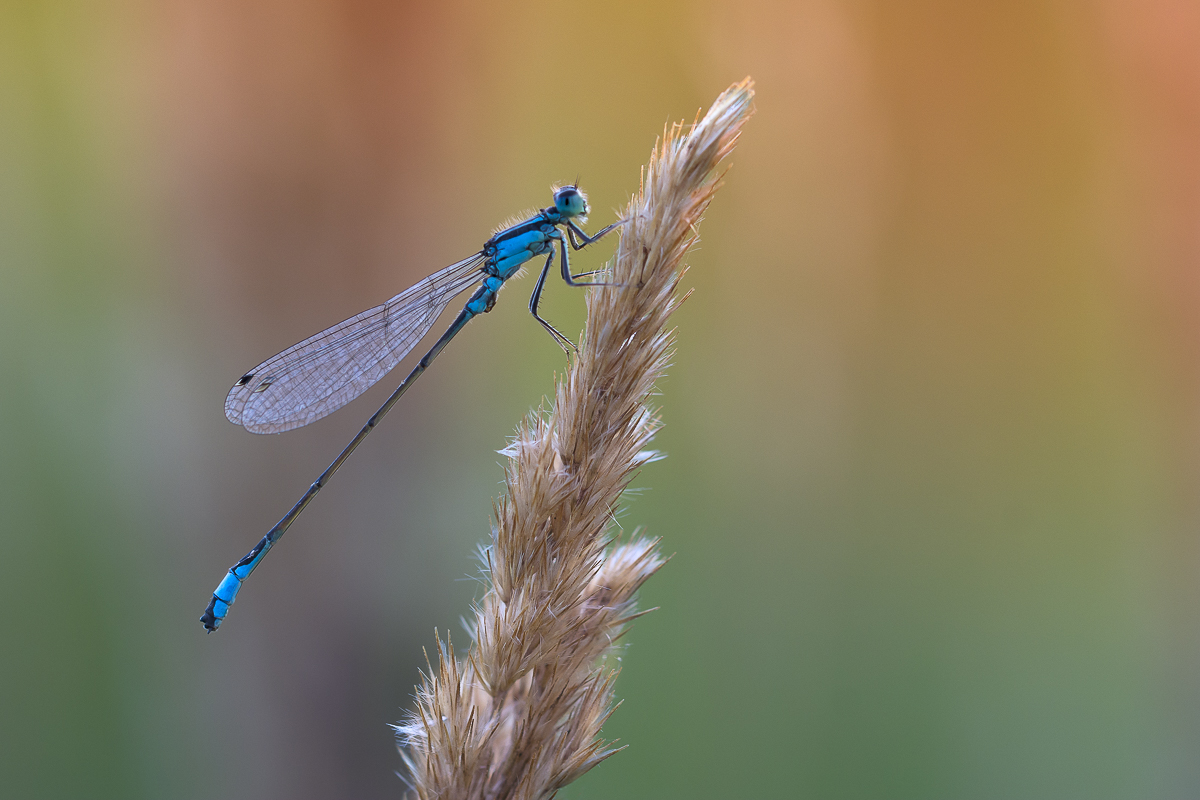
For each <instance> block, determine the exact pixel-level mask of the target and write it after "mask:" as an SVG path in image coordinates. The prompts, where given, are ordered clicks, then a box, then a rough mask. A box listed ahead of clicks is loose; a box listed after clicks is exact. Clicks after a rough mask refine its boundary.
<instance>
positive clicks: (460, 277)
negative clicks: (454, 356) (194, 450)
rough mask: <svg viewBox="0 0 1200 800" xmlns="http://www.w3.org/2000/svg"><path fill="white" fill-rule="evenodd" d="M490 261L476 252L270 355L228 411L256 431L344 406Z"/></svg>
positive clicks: (238, 389)
mask: <svg viewBox="0 0 1200 800" xmlns="http://www.w3.org/2000/svg"><path fill="white" fill-rule="evenodd" d="M483 261H484V257H483V254H482V253H476V254H475V255H473V256H471V257H470V258H467V259H464V260H462V261H459V262H458V263H457V264H451V265H450V266H448V267H446V268H445V269H443V270H440V271H438V272H435V273H434V274H432V275H430V276H429V277H428V278H425V279H424V280H422V281H420V282H419V283H417V284H415V285H413V286H411V287H409V288H408V289H405V290H404V291H403V292H401V293H400V294H398V295H396V296H395V297H393V298H392V299H391V300H388V301H387V302H386V303H384V304H383V305H381V306H376V307H375V308H372V309H368V310H367V311H364V312H362V313H361V314H358V315H356V316H353V317H351V318H350V319H348V320H346V321H345V322H340V323H338V324H337V325H334V326H333V327H332V328H328V329H326V330H323V331H321V332H320V333H318V334H317V335H316V336H310V337H309V338H307V339H305V340H304V341H303V342H300V343H299V344H295V345H292V346H291V347H289V348H288V349H287V350H284V351H283V352H282V353H280V354H279V355H276V356H273V357H271V358H268V359H267V360H266V361H264V362H263V363H261V364H259V365H258V366H257V367H255V368H254V369H252V370H250V371H249V372H248V373H246V375H245V376H243V377H242V378H241V379H239V380H238V382H237V383H236V384H234V386H233V388H232V389H230V390H229V395H228V396H227V397H226V398H225V416H226V417H228V418H229V421H230V422H234V423H236V424H238V425H243V426H245V428H246V430H248V431H251V432H252V433H282V432H283V431H289V430H291V429H292V428H300V427H303V426H305V425H308V424H309V423H311V422H316V421H317V420H319V419H321V418H322V417H324V416H326V415H328V414H331V413H333V412H334V411H337V410H338V409H339V408H341V407H342V406H344V405H346V403H349V402H350V401H351V400H353V399H354V398H356V397H358V396H359V395H360V394H362V393H363V392H365V391H366V390H367V389H369V388H370V387H371V386H372V385H374V384H375V382H376V381H378V380H379V379H380V378H382V377H383V376H384V375H386V374H388V373H389V372H391V371H392V369H393V368H394V367H395V366H396V365H397V364H399V363H400V361H401V359H403V358H404V357H405V356H406V355H408V353H409V351H410V350H412V349H413V347H415V346H416V345H417V343H418V342H419V341H421V339H422V338H424V336H425V334H426V333H428V332H429V329H430V327H432V326H433V323H434V322H436V321H437V318H438V316H439V315H440V314H441V313H442V311H444V310H445V308H446V306H447V305H449V303H450V301H451V300H453V299H454V297H455V296H456V295H458V294H460V293H462V291H463V290H464V289H467V288H469V287H470V286H472V285H473V284H475V283H477V282H478V281H479V280H480V278H481V277H482V276H481V275H480V273H479V268H480V266H481V265H482V264H483Z"/></svg>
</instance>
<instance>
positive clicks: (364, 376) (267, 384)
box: [200, 186, 621, 632]
mask: <svg viewBox="0 0 1200 800" xmlns="http://www.w3.org/2000/svg"><path fill="white" fill-rule="evenodd" d="M587 211H588V205H587V197H586V196H585V195H584V194H583V192H581V191H580V190H579V188H578V187H577V186H566V187H563V188H561V189H558V190H556V191H555V192H554V205H552V206H550V207H549V208H543V209H542V210H541V211H538V212H537V213H536V214H534V215H533V216H531V217H529V218H528V219H526V220H524V221H522V222H518V223H517V224H515V225H511V226H509V227H507V228H505V229H504V230H502V231H499V232H498V233H496V234H495V235H494V236H492V238H490V239H488V240H487V242H486V243H485V244H484V245H483V249H482V250H480V251H479V252H478V253H476V254H475V255H473V256H470V257H468V258H465V259H463V260H462V261H459V262H458V263H456V264H451V265H450V266H448V267H446V268H445V269H443V270H440V271H439V272H435V273H434V274H432V275H430V276H429V277H428V278H425V279H424V280H423V281H421V282H420V283H418V284H416V285H415V286H413V287H411V288H409V289H406V290H405V291H403V292H401V293H400V294H398V295H396V296H395V297H393V298H392V299H391V300H388V301H387V302H386V303H384V304H383V305H381V306H376V307H375V308H372V309H369V310H367V311H364V312H362V313H361V314H358V315H357V316H354V317H351V318H350V319H348V320H346V321H345V322H341V323H338V324H337V325H334V326H333V327H332V328H329V329H327V330H324V331H322V332H320V333H318V334H317V335H316V336H311V337H309V338H307V339H305V340H304V341H302V342H300V343H299V344H297V345H293V346H292V347H289V348H288V349H287V350H284V351H283V352H282V353H280V354H279V355H277V356H274V357H272V358H269V359H267V360H266V361H264V362H263V363H261V364H259V365H258V366H257V367H255V368H254V369H252V370H250V371H249V372H247V373H246V374H245V375H243V376H242V377H241V378H239V379H238V381H237V383H235V384H234V385H233V388H232V389H231V390H230V391H229V396H228V397H226V398H225V416H226V417H228V418H229V420H230V421H231V422H235V423H237V424H238V425H242V426H244V427H245V428H246V430H248V431H251V432H253V433H280V432H282V431H288V430H291V429H292V428H299V427H302V426H304V425H308V424H309V423H310V422H315V421H316V420H318V419H321V418H322V417H324V416H326V415H327V414H331V413H333V412H334V411H336V410H337V409H339V408H341V407H342V406H344V405H345V404H346V403H349V402H350V401H351V400H353V399H354V398H356V397H358V396H359V395H360V394H362V393H363V392H365V391H366V390H367V389H368V388H370V387H371V386H372V385H374V384H375V382H376V381H378V380H379V379H380V378H382V377H383V376H384V375H387V374H388V373H389V372H390V371H391V370H392V369H393V368H394V367H395V366H396V365H397V364H399V363H400V360H401V359H403V358H404V356H406V355H407V354H408V352H409V351H410V350H412V349H413V348H414V347H415V346H416V345H417V343H418V342H420V341H421V339H422V338H424V336H425V334H426V333H428V332H429V329H430V328H431V327H433V324H434V322H436V321H437V318H438V316H439V315H440V314H441V313H442V311H444V310H445V308H446V306H447V305H449V304H450V301H451V300H453V299H454V298H455V297H456V296H457V295H459V294H461V293H462V292H464V291H466V290H467V289H469V288H470V287H472V286H474V285H476V284H478V285H479V288H477V289H476V290H475V293H474V294H472V295H471V298H470V299H469V300H468V301H467V304H466V306H464V307H463V310H462V311H460V312H459V314H458V316H457V317H455V319H454V322H452V323H451V324H450V327H449V328H448V329H447V330H446V332H445V333H443V334H442V336H441V338H440V339H438V340H437V341H436V342H434V345H433V347H431V348H429V352H428V353H426V354H425V355H424V356H423V357H422V358H421V360H420V361H418V362H417V365H416V366H415V367H413V369H412V372H410V373H408V377H406V378H405V379H404V380H403V381H401V383H400V385H399V386H398V387H396V391H394V392H392V395H391V397H389V398H388V399H387V400H386V401H385V402H384V404H383V405H382V406H380V408H379V410H378V411H376V412H375V414H374V415H373V416H372V417H371V418H370V419H369V420H367V424H366V425H364V426H363V429H362V430H360V431H359V432H358V434H357V435H356V436H355V437H354V438H353V439H351V440H350V444H348V445H346V447H345V449H343V450H342V452H341V453H340V454H339V455H338V457H337V458H335V459H334V460H333V463H332V464H330V465H329V467H328V468H327V469H326V470H325V471H324V472H322V473H321V475H320V477H318V478H317V479H316V480H315V481H314V482H313V484H312V485H311V486H309V487H308V491H306V492H305V493H304V496H303V497H301V498H300V500H299V501H297V503H296V505H294V506H292V510H291V511H289V512H288V513H287V514H285V515H284V516H283V519H281V520H279V522H277V523H275V527H273V528H271V530H270V531H268V532H267V535H266V536H264V537H263V538H262V541H260V542H259V543H258V544H257V545H255V546H254V549H253V550H251V551H250V552H249V553H247V554H246V557H245V558H243V559H242V560H241V561H239V562H237V563H236V564H234V565H233V566H232V567H230V569H229V572H228V574H226V576H225V578H224V580H222V581H221V584H220V585H219V586H218V587H217V590H216V591H215V592H213V596H212V600H210V601H209V603H208V608H207V609H205V611H204V616H202V617H200V621H201V622H203V623H204V627H205V628H207V629H208V630H209V632H212V631H215V630H216V629H217V628H218V627H220V625H221V621H222V620H223V619H225V615H226V614H227V613H229V607H230V606H231V605H233V601H234V600H235V599H236V598H237V593H238V590H239V589H241V588H242V582H243V581H245V580H246V578H247V577H249V576H250V573H251V572H253V571H254V568H255V567H257V566H258V565H259V564H260V563H261V562H262V560H263V557H264V556H266V554H267V551H268V550H270V549H271V547H272V546H273V545H274V544H275V543H276V542H278V541H279V539H280V538H281V537H282V536H283V534H284V532H285V531H287V529H288V526H289V525H291V524H292V523H293V522H294V521H295V520H296V517H298V516H299V515H300V512H301V511H303V510H304V508H305V506H307V505H308V504H309V502H310V501H312V499H313V497H315V496H316V494H317V492H319V491H321V488H322V487H323V486H324V485H325V484H326V483H328V482H329V479H330V478H331V477H332V476H333V473H335V472H337V470H338V468H339V467H341V466H342V464H343V463H344V462H345V461H346V459H347V458H349V457H350V454H351V453H353V452H354V450H355V448H357V447H358V446H359V445H360V444H362V441H363V439H365V438H366V437H367V434H368V433H370V432H371V431H372V429H374V427H375V426H376V425H377V424H378V423H379V420H381V419H382V418H383V415H384V414H386V413H387V412H388V411H389V410H390V409H391V407H392V406H393V405H395V404H396V401H397V400H399V399H400V397H401V396H402V395H403V394H404V392H405V391H406V390H407V389H408V387H409V386H411V385H412V384H413V381H415V380H416V379H417V378H419V377H420V376H421V373H422V372H424V371H425V369H426V367H428V366H429V364H430V362H431V361H433V360H434V359H435V358H437V355H438V353H440V352H442V348H444V347H445V346H446V344H447V343H448V342H449V341H450V340H451V339H453V338H454V336H455V334H457V333H458V332H459V331H460V330H462V328H463V326H464V325H466V324H467V323H468V322H470V321H471V319H472V318H474V317H476V316H478V315H480V314H484V313H487V312H488V311H491V310H492V306H493V305H495V303H496V294H497V292H499V291H500V287H501V286H503V285H504V282H505V281H507V280H508V279H509V278H511V277H512V276H513V275H515V274H516V273H517V271H518V270H519V269H520V268H521V266H522V265H523V264H525V262H527V261H529V260H530V259H532V258H535V257H537V256H540V255H545V256H546V261H545V263H544V264H543V265H542V272H541V274H540V275H539V276H538V279H537V283H536V284H535V285H534V287H533V294H532V295H531V296H530V298H529V311H530V313H532V314H533V316H534V319H536V320H537V321H538V322H540V323H541V324H542V326H543V327H544V328H545V329H546V330H547V331H549V332H550V334H551V335H552V336H554V338H555V339H556V340H557V341H558V343H559V344H560V345H562V346H563V347H564V348H569V347H571V346H572V345H571V342H570V340H569V339H567V337H565V336H563V335H562V334H561V333H559V332H558V331H557V330H555V329H554V326H552V325H551V324H550V323H548V322H546V320H544V319H542V318H541V316H539V315H538V301H539V300H540V299H541V296H542V288H543V287H544V286H545V283H546V276H547V275H548V274H549V272H550V267H551V266H552V265H553V263H554V254H555V243H556V242H557V243H558V252H559V254H560V259H559V263H560V265H561V267H562V277H563V280H564V281H566V283H567V285H569V286H595V285H603V284H598V283H596V282H594V281H578V280H577V278H581V277H584V276H585V275H588V274H591V273H584V274H581V275H572V274H571V266H570V259H569V258H568V256H567V250H568V247H567V245H568V244H569V245H570V249H574V250H582V249H583V248H584V247H586V246H587V245H589V244H591V243H592V242H595V241H596V240H597V239H599V238H600V237H602V236H604V235H605V234H607V233H609V232H610V231H612V230H613V229H614V228H616V227H617V226H618V225H620V224H621V222H620V221H618V222H614V223H613V224H612V225H609V226H608V227H607V228H604V229H603V230H601V231H600V232H599V233H597V234H596V235H595V236H588V235H587V234H586V233H584V231H583V229H582V228H581V227H579V224H578V223H579V222H584V221H586V214H587ZM577 220H578V222H577Z"/></svg>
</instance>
